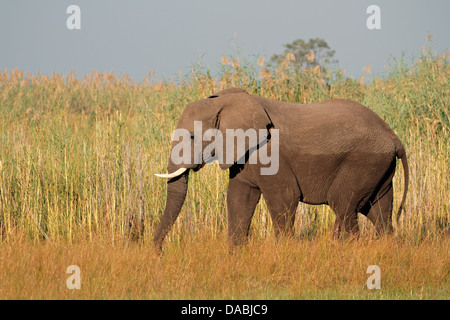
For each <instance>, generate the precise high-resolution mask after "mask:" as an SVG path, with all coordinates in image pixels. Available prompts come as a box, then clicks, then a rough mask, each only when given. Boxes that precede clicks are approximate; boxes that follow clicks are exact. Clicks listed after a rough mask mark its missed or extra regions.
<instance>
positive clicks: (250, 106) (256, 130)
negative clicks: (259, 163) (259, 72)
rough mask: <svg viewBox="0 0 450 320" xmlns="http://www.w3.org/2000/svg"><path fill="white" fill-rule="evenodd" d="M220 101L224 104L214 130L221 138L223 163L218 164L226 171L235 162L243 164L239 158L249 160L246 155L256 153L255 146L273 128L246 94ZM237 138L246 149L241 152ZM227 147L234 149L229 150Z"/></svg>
mask: <svg viewBox="0 0 450 320" xmlns="http://www.w3.org/2000/svg"><path fill="white" fill-rule="evenodd" d="M221 99H223V100H224V107H223V108H222V109H221V111H220V113H219V114H218V117H217V128H218V129H219V130H220V132H221V133H222V137H223V161H221V162H220V161H219V164H220V167H221V168H222V169H224V170H225V169H228V168H229V167H231V166H232V165H233V164H234V163H236V162H237V163H245V161H246V160H245V161H244V160H243V158H242V157H245V156H246V154H247V156H248V151H251V152H253V151H256V149H257V148H258V145H259V144H260V143H261V142H262V141H264V140H266V139H267V136H268V134H269V133H268V132H269V131H268V130H269V129H270V128H271V127H273V124H272V121H271V119H270V117H269V115H268V114H267V112H266V111H265V110H264V108H263V106H262V105H261V104H260V103H259V102H257V101H256V100H255V99H254V98H252V96H251V95H249V94H247V93H246V92H244V93H242V92H241V93H236V94H233V95H230V96H226V97H223V98H221ZM260 129H262V130H261V131H260ZM261 133H265V135H262V134H261ZM239 135H240V136H241V137H242V136H245V139H244V140H245V147H241V149H240V148H239V146H238V144H239V138H238V137H237V136H239ZM227 145H228V147H227ZM230 145H231V146H233V147H232V148H230ZM227 159H228V160H227ZM230 159H233V161H230ZM238 161H239V162H238ZM242 161H244V162H242Z"/></svg>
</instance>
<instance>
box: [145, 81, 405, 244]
mask: <svg viewBox="0 0 450 320" xmlns="http://www.w3.org/2000/svg"><path fill="white" fill-rule="evenodd" d="M195 120H199V121H202V123H203V131H205V130H206V129H208V128H217V129H219V130H220V131H222V132H223V133H225V130H226V129H237V128H242V129H244V130H247V129H249V128H254V129H257V130H258V129H263V128H267V129H268V130H269V129H270V128H274V129H279V170H278V172H277V174H275V175H261V174H260V168H261V167H267V165H261V164H259V163H257V164H250V163H249V162H248V161H247V162H246V163H245V164H243V165H238V164H234V165H231V166H230V165H223V164H221V168H222V169H229V174H230V179H229V185H228V190H227V209H228V235H229V239H230V241H231V243H232V244H239V243H241V242H242V241H243V240H244V239H245V238H246V237H247V235H248V231H249V227H250V221H251V219H252V216H253V213H254V210H255V207H256V205H257V203H258V201H259V199H260V196H261V194H263V195H264V198H265V200H266V204H267V207H268V209H269V212H270V215H271V218H272V221H273V226H274V229H275V234H276V235H279V234H283V233H286V234H289V233H291V232H292V229H293V224H294V217H295V212H296V208H297V206H298V203H299V201H301V202H304V203H307V204H314V205H318V204H328V205H329V206H330V207H331V208H332V209H333V211H334V212H335V214H336V222H335V226H334V237H335V238H337V237H338V236H339V235H340V233H341V232H342V231H344V232H345V233H346V234H351V235H356V236H357V235H358V233H359V230H358V221H357V214H358V212H360V213H362V214H364V215H366V216H367V218H368V219H369V220H370V221H372V223H373V224H374V225H375V228H376V230H377V232H378V233H379V234H382V233H385V232H387V233H389V232H392V203H393V188H392V178H393V176H394V174H395V167H396V158H400V159H401V161H402V164H403V168H404V175H405V187H404V193H403V199H402V202H401V205H400V208H399V211H398V216H400V212H401V210H402V207H403V206H404V203H405V197H406V193H407V188H408V180H409V173H408V164H407V159H406V153H405V150H404V148H403V145H402V143H401V142H400V140H399V139H398V137H397V136H396V135H395V133H394V132H393V131H392V130H391V129H390V128H389V126H388V125H387V124H386V123H385V122H384V121H383V120H382V119H381V118H380V117H379V116H378V115H376V114H375V113H374V112H373V111H371V110H370V109H369V108H367V107H365V106H363V105H361V104H359V103H357V102H354V101H349V100H341V99H333V100H328V101H324V102H321V103H313V104H295V103H288V102H281V101H275V100H271V99H266V98H261V97H259V96H255V95H250V94H248V93H246V92H245V91H243V90H241V89H237V88H232V89H226V90H223V91H221V92H219V93H217V94H215V95H213V96H211V97H209V98H207V99H202V100H199V101H196V102H193V103H190V104H188V105H187V107H186V108H185V110H184V112H183V113H182V115H181V117H180V119H179V121H178V125H177V128H185V129H188V130H189V131H190V132H193V127H194V121H195ZM224 136H225V134H224ZM271 143H272V142H271V140H270V139H269V141H268V142H267V145H268V149H269V150H271V149H270V144H271ZM203 147H205V146H203ZM191 163H193V162H191ZM202 166H203V165H196V164H193V165H184V164H183V165H181V167H184V168H188V169H193V170H194V171H196V170H199V169H200V168H201V167H202ZM179 167H180V166H176V165H174V164H173V163H172V161H171V160H170V159H169V164H168V167H167V171H168V172H169V173H172V172H174V171H176V170H177V169H179ZM189 171H190V170H187V171H186V172H185V173H184V174H182V175H181V176H178V177H176V178H172V179H171V180H169V181H168V182H167V183H168V185H167V201H166V208H165V211H164V214H163V216H162V218H161V221H160V222H159V225H158V227H157V230H156V233H155V236H154V243H155V246H156V249H157V250H161V246H162V242H163V239H164V237H165V235H166V234H167V233H168V231H169V230H170V228H171V226H172V225H173V223H174V222H175V220H176V218H177V216H178V214H179V212H180V210H181V207H182V206H183V203H184V200H185V197H186V192H187V184H188V176H189Z"/></svg>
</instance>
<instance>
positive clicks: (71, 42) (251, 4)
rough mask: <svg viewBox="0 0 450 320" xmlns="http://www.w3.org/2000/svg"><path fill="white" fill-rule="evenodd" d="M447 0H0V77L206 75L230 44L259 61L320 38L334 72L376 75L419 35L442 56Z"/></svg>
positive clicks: (448, 24) (414, 47)
mask: <svg viewBox="0 0 450 320" xmlns="http://www.w3.org/2000/svg"><path fill="white" fill-rule="evenodd" d="M72 4H75V5H78V6H79V7H80V9H81V29H80V30H69V29H68V28H67V26H66V21H67V19H68V17H69V16H70V14H67V13H66V10H67V7H68V6H70V5H72ZM372 4H375V5H378V6H379V7H380V9H381V29H380V30H369V29H368V28H367V27H366V20H367V18H368V17H369V16H370V14H367V13H366V10H367V7H368V6H369V5H372ZM449 16H450V1H448V0H426V1H412V0H395V1H392V0H390V1H386V0H371V1H366V0H340V1H337V0H314V1H301V0H276V1H274V0H272V1H268V0H228V1H215V0H195V1H194V0H193V1H188V0H184V1H181V0H179V1H178V0H169V1H168V0H165V1H162V0H161V1H149V0H147V1H143V0H142V1H138V0H129V1H116V0H108V1H107V0H95V1H92V0H70V1H69V0H40V1H33V0H28V1H23V0H0V71H4V70H5V68H7V69H8V70H11V69H14V68H16V67H17V68H19V69H20V70H23V71H25V72H32V73H36V72H38V71H40V72H41V73H43V74H51V73H52V72H53V71H56V72H58V73H63V74H67V73H69V72H70V71H71V70H74V71H75V72H76V74H77V75H78V76H82V75H83V74H84V73H90V71H91V70H92V69H95V70H99V71H102V72H110V71H114V72H115V73H116V74H117V75H119V74H122V73H127V74H129V75H130V76H131V77H132V78H134V79H135V80H141V79H142V77H143V76H145V75H147V74H148V73H149V72H151V71H156V72H157V77H158V78H163V77H164V78H167V77H174V78H176V77H177V75H178V72H179V71H182V72H183V73H184V74H186V73H187V72H189V70H190V69H191V66H192V65H193V64H194V63H196V62H197V61H198V60H199V59H200V58H201V61H202V63H203V65H204V66H205V67H209V68H210V69H211V70H212V71H213V72H216V71H217V70H218V68H219V66H220V58H221V56H222V55H223V54H225V55H227V54H232V53H233V52H234V51H233V41H232V40H233V37H234V36H235V37H236V43H237V45H238V47H239V48H240V51H241V53H242V54H244V55H247V56H251V55H259V56H266V57H267V59H269V58H270V57H271V56H272V55H273V54H275V53H281V52H282V51H283V47H282V45H283V44H286V43H289V42H292V41H293V40H295V39H299V38H301V39H304V40H308V39H310V38H315V37H319V38H323V39H325V40H326V41H327V42H328V44H329V46H330V47H331V48H332V49H334V50H335V51H336V55H335V58H336V59H337V60H338V61H339V66H340V67H341V68H344V69H345V70H346V71H347V74H348V75H352V76H354V77H359V76H360V75H361V73H362V68H363V67H366V66H367V65H369V64H371V65H372V71H374V72H375V73H381V72H383V70H384V66H385V65H387V64H388V59H389V57H390V56H393V57H400V56H401V54H402V52H404V53H405V54H406V56H407V57H411V56H415V57H418V56H420V54H421V52H422V47H423V46H424V45H425V44H426V36H427V33H430V34H432V39H433V49H434V50H436V51H438V52H440V53H443V52H445V50H446V49H450V33H449V32H450V18H449Z"/></svg>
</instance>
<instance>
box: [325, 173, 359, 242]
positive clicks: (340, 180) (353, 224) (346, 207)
mask: <svg viewBox="0 0 450 320" xmlns="http://www.w3.org/2000/svg"><path fill="white" fill-rule="evenodd" d="M349 172H350V171H346V170H345V169H343V170H342V171H341V172H340V175H338V176H337V177H336V179H335V180H334V182H333V184H332V185H331V187H330V189H329V190H328V195H327V200H328V205H329V206H330V207H331V209H333V211H334V213H335V214H336V221H335V224H334V228H333V238H334V239H337V238H339V237H340V236H341V235H342V233H344V234H350V235H351V236H354V237H358V236H359V226H358V206H359V204H360V203H361V198H362V196H361V195H360V192H359V188H358V186H357V183H358V182H357V179H351V177H352V176H351V175H350V174H349ZM350 187H351V188H350Z"/></svg>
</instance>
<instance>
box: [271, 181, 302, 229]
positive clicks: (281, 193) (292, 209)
mask: <svg viewBox="0 0 450 320" xmlns="http://www.w3.org/2000/svg"><path fill="white" fill-rule="evenodd" d="M271 191H272V190H271ZM263 195H264V199H265V200H266V204H267V208H268V209H269V212H270V216H271V217H272V224H273V227H274V230H275V236H276V237H279V236H281V235H293V233H294V221H295V213H296V211H297V207H298V203H299V201H300V191H299V190H295V189H289V188H286V189H284V190H283V189H281V190H277V191H275V190H273V191H272V192H264V190H263Z"/></svg>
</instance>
